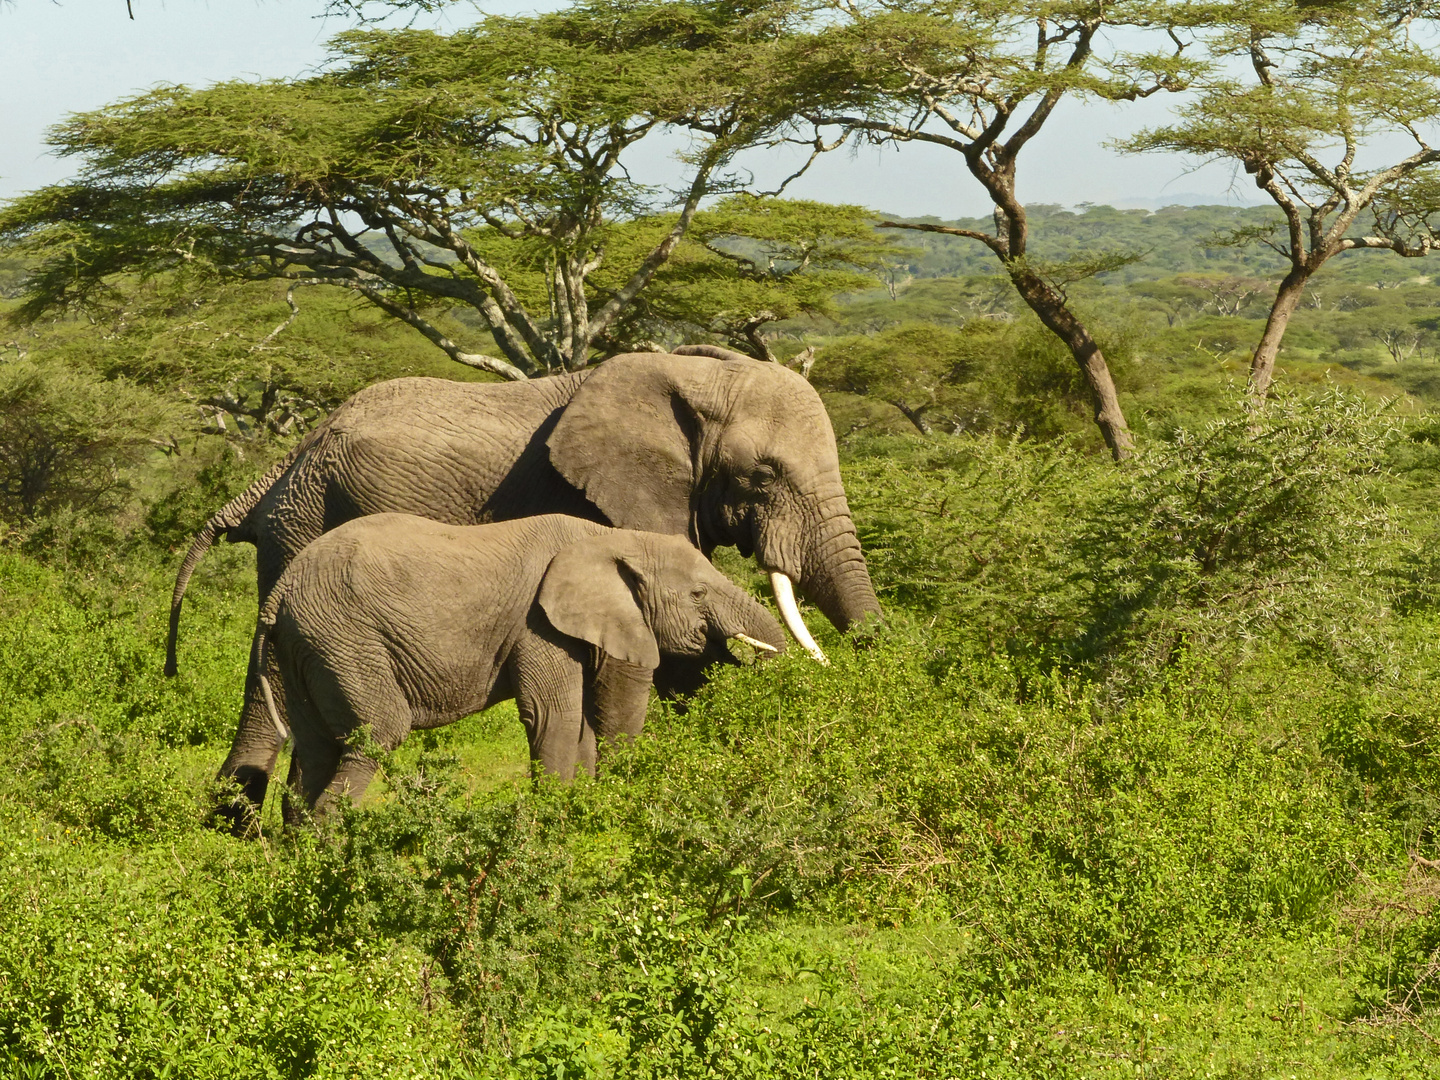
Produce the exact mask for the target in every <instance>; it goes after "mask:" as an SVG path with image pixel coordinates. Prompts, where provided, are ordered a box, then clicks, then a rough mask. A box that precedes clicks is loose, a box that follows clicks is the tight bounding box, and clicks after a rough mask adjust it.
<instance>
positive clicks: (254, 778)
mask: <svg viewBox="0 0 1440 1080" xmlns="http://www.w3.org/2000/svg"><path fill="white" fill-rule="evenodd" d="M218 779H219V782H220V783H221V784H222V785H224V786H225V787H226V788H227V789H228V790H224V791H222V792H221V795H220V798H219V800H218V802H217V803H216V806H215V809H214V812H213V813H212V814H211V822H212V823H213V824H214V826H215V827H216V828H219V829H223V830H225V831H227V832H229V833H230V835H231V836H234V837H237V838H239V839H241V840H252V839H254V838H255V837H257V836H259V835H260V810H261V808H262V807H263V806H264V805H265V790H266V788H268V787H269V786H270V774H269V773H268V772H266V771H265V770H263V769H260V768H257V767H256V766H254V765H241V766H240V767H239V768H238V769H236V770H235V771H234V772H233V773H230V774H225V773H222V774H221V775H220V776H219V778H218Z"/></svg>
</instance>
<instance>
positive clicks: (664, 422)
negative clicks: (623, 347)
mask: <svg viewBox="0 0 1440 1080" xmlns="http://www.w3.org/2000/svg"><path fill="white" fill-rule="evenodd" d="M719 366H720V365H719V364H718V363H717V362H716V361H714V360H710V359H705V358H701V357H685V358H684V359H681V358H679V357H675V356H670V355H668V354H665V353H632V354H628V355H625V356H616V357H614V358H612V359H610V360H607V361H605V363H603V364H601V365H600V366H599V367H598V368H597V369H596V371H595V373H594V374H593V375H591V376H590V377H589V378H587V379H586V380H585V382H584V383H582V384H581V386H580V389H579V390H577V391H576V392H575V396H574V397H573V398H572V399H571V400H570V404H569V405H567V406H566V407H565V410H564V412H562V413H561V415H560V420H559V422H558V423H557V424H556V425H555V430H554V431H552V432H551V433H550V438H549V440H548V445H549V447H550V461H551V464H553V465H554V466H555V468H556V470H557V471H558V472H559V473H560V475H561V476H563V477H564V478H565V479H566V480H568V481H569V482H570V483H572V484H574V485H575V486H576V487H577V488H580V489H581V490H583V491H584V492H585V495H586V497H587V498H589V500H590V501H591V502H593V503H594V504H595V505H596V506H598V507H599V508H600V511H601V513H603V514H604V515H605V516H606V518H608V519H609V521H610V524H612V525H615V526H617V527H618V528H623V529H641V530H645V531H647V532H658V533H665V534H667V535H670V536H690V524H691V518H692V513H691V511H692V499H693V497H694V495H695V493H696V489H697V488H698V486H699V480H700V475H701V461H700V443H701V438H702V416H703V412H702V408H701V405H700V403H699V402H698V400H697V397H698V396H699V392H698V388H699V387H701V386H704V385H705V383H706V382H707V376H709V377H710V379H709V381H713V376H714V374H715V372H713V371H712V370H710V369H713V368H718V367H719ZM691 539H692V540H693V539H694V537H691Z"/></svg>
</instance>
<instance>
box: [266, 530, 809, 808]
mask: <svg viewBox="0 0 1440 1080" xmlns="http://www.w3.org/2000/svg"><path fill="white" fill-rule="evenodd" d="M736 634H746V635H748V636H750V637H751V638H754V639H756V640H759V641H762V642H765V643H767V644H769V645H772V646H774V647H775V649H776V650H777V651H778V650H781V649H783V648H784V647H785V637H784V632H783V630H782V629H781V627H780V624H779V623H778V622H777V621H776V620H775V618H774V617H773V616H772V615H771V614H770V613H769V612H768V611H766V610H765V608H764V607H763V606H762V605H761V604H759V603H758V602H756V601H755V600H754V599H753V598H752V597H750V596H749V595H748V594H747V593H746V592H745V591H744V590H742V589H740V588H738V587H737V586H736V585H734V584H733V583H731V582H730V581H729V580H728V579H727V578H726V577H725V575H724V574H722V573H720V571H718V570H716V569H715V568H714V567H713V566H711V565H710V562H709V561H708V560H707V559H706V558H705V556H704V555H702V554H701V553H700V552H699V551H697V550H696V549H695V548H694V547H692V546H691V545H690V544H689V543H687V542H686V541H685V540H682V539H680V538H679V537H674V536H661V535H658V534H656V533H644V532H632V531H630V530H625V529H611V528H607V527H606V526H603V525H597V524H594V523H593V522H588V521H583V520H580V519H577V518H572V517H565V516H562V515H555V514H552V515H546V516H542V517H534V518H526V519H523V520H521V521H511V522H502V523H499V524H494V525H474V526H469V527H460V526H453V525H444V524H441V523H439V522H435V521H429V520H426V519H423V518H416V517H411V516H409V515H403V514H380V515H376V516H373V517H367V518H363V519H360V520H358V521H352V522H349V523H348V524H346V525H342V526H341V527H340V528H338V529H335V530H334V531H332V532H329V533H327V534H326V535H324V536H322V537H321V538H320V539H318V540H316V541H315V542H314V543H312V544H311V545H310V546H309V547H307V548H306V549H305V550H304V551H303V552H302V553H301V554H300V555H299V556H298V557H297V558H295V559H294V560H293V561H292V562H291V564H290V566H289V568H288V569H287V570H286V571H285V573H284V574H283V575H281V578H280V580H279V582H278V583H277V584H276V586H275V588H274V589H273V590H272V591H271V593H270V596H269V597H268V598H267V600H266V603H265V606H264V607H263V608H262V610H261V614H260V626H259V631H258V633H257V635H256V637H257V652H258V654H259V656H260V664H261V670H262V672H263V675H262V679H263V680H264V685H262V695H263V693H264V692H266V691H269V692H270V693H271V697H272V699H273V700H274V702H275V714H274V716H273V717H272V719H273V722H274V724H275V725H277V726H279V725H282V724H283V723H284V721H285V720H288V721H289V725H290V728H291V731H292V733H293V734H294V738H295V747H294V753H293V757H292V766H291V775H290V789H291V790H292V791H296V790H298V791H300V792H302V793H303V795H304V797H305V800H306V802H308V803H309V804H310V806H312V807H314V808H315V809H316V811H317V812H318V813H320V814H324V813H325V812H326V811H327V810H329V809H330V808H332V807H333V806H334V804H335V802H336V801H337V800H338V799H341V798H344V797H346V796H347V795H348V796H349V797H352V798H357V799H358V798H359V797H360V795H361V794H362V793H363V792H364V790H365V787H366V785H368V784H369V783H370V779H371V777H372V776H373V774H374V772H375V768H376V764H375V761H374V759H372V758H370V757H368V756H366V755H365V754H364V753H363V752H362V750H361V749H360V748H359V743H360V741H361V740H359V739H357V738H355V737H356V736H357V735H363V733H365V732H366V731H367V730H368V734H369V735H370V736H371V737H372V738H373V739H374V740H375V742H377V743H378V744H379V745H380V746H382V747H384V748H385V749H387V750H392V749H394V748H395V747H397V746H399V745H400V743H401V742H403V741H404V740H405V737H406V736H407V735H408V734H409V733H410V730H411V729H412V728H429V727H439V726H442V725H444V724H451V723H454V722H455V721H456V720H459V719H460V718H461V717H464V716H468V715H469V714H471V713H474V712H478V711H479V710H481V709H484V708H488V707H489V706H491V705H494V704H495V703H497V702H500V701H507V700H509V699H511V698H514V699H515V701H516V704H517V706H518V708H519V711H520V719H521V721H522V722H523V723H524V725H525V732H526V735H527V736H528V738H529V741H530V757H531V760H532V762H533V763H534V767H535V768H536V771H537V772H543V773H547V774H553V775H555V776H558V777H560V778H561V779H563V780H569V779H571V778H573V777H574V775H575V770H576V768H577V767H578V768H580V769H583V770H585V771H587V772H593V771H594V768H595V762H596V754H597V748H603V746H604V744H605V742H606V741H607V740H610V739H616V738H625V737H633V736H635V735H638V734H639V733H640V730H641V728H642V727H643V725H644V722H645V705H646V701H647V699H648V696H649V691H650V682H651V674H652V672H653V671H654V669H655V668H656V666H657V665H658V664H659V663H660V657H661V654H662V653H663V654H667V655H676V656H700V655H703V654H704V653H706V652H707V651H710V650H713V649H720V650H724V649H725V640H726V639H727V638H729V637H732V636H734V635H736ZM287 816H289V817H292V818H293V816H294V814H293V808H292V811H291V812H290V813H288V814H287Z"/></svg>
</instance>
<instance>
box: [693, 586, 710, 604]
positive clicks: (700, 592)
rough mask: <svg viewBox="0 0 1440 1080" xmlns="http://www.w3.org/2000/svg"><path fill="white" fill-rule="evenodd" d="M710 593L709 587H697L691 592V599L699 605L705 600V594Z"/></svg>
mask: <svg viewBox="0 0 1440 1080" xmlns="http://www.w3.org/2000/svg"><path fill="white" fill-rule="evenodd" d="M709 591H710V589H709V586H706V585H696V586H695V587H694V588H693V589H691V590H690V599H692V600H694V601H695V602H696V603H699V602H700V601H701V600H704V599H705V594H706V593H708V592H709Z"/></svg>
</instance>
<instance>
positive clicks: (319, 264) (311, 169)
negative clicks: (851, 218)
mask: <svg viewBox="0 0 1440 1080" xmlns="http://www.w3.org/2000/svg"><path fill="white" fill-rule="evenodd" d="M787 13H788V5H787V4H783V3H782V4H776V3H765V4H749V5H747V4H739V5H737V4H733V3H726V2H716V0H700V2H693V3H688V4H664V3H649V4H645V3H641V4H636V3H629V2H624V0H593V2H591V3H589V4H585V5H582V6H577V7H574V8H571V9H569V10H567V11H565V12H561V13H558V14H550V15H542V16H535V17H527V18H498V17H492V18H487V19H485V20H484V21H482V22H481V23H479V24H478V25H477V26H475V27H473V28H471V29H468V30H465V31H461V32H458V33H455V34H451V35H442V34H438V33H434V32H429V31H419V30H410V29H407V30H400V31H384V30H366V31H351V32H348V33H345V34H341V35H340V36H338V37H337V38H336V39H335V41H334V42H333V43H332V49H333V53H334V55H333V63H332V65H331V68H330V70H328V71H326V72H324V73H322V74H320V75H317V76H314V77H312V78H307V79H296V80H282V81H277V82H267V83H234V82H232V83H225V84H221V85H218V86H215V87H211V88H209V89H204V90H198V91H194V90H188V89H185V88H182V87H171V88H164V89H159V90H156V91H153V92H151V93H148V94H144V95H141V96H139V97H137V98H134V99H131V100H129V101H125V102H121V103H120V104H118V105H115V106H112V107H109V108H106V109H102V110H100V111H98V112H93V113H88V114H84V115H80V116H76V117H73V118H72V119H70V120H69V121H68V122H66V123H64V124H62V125H60V126H59V127H58V128H56V129H55V130H54V131H53V132H52V134H51V143H52V145H53V146H54V147H55V148H56V150H57V151H58V152H59V153H61V154H64V155H73V156H77V157H79V158H81V159H82V161H83V168H82V170H81V174H80V177H79V179H78V180H76V181H74V182H73V183H68V184H63V185H57V186H54V187H50V188H45V189H42V190H40V191H38V192H34V193H32V194H29V195H27V196H24V197H23V198H21V199H18V200H16V201H15V202H14V203H12V204H11V205H10V206H9V207H8V208H7V209H5V210H4V211H3V212H0V242H5V241H8V242H10V243H11V244H15V245H18V246H19V247H20V249H21V250H22V251H25V252H27V253H29V254H31V255H32V256H35V257H37V258H39V260H40V265H39V268H38V270H37V272H36V273H35V274H34V275H33V276H32V277H31V278H30V280H29V284H28V289H27V298H26V302H25V304H24V305H23V306H22V308H21V316H22V317H29V318H33V317H36V316H38V315H40V314H42V313H44V312H46V311H51V310H55V309H58V308H64V307H67V306H79V305H85V304H88V303H94V302H96V301H97V300H101V299H103V297H104V296H105V295H106V292H107V290H108V289H109V288H110V287H111V285H112V283H113V282H114V281H116V280H117V277H119V276H120V275H124V274H131V273H142V274H150V273H156V272H160V271H164V270H166V269H169V268H173V267H176V266H179V265H185V264H199V265H204V266H208V267H213V268H214V269H216V270H217V271H219V272H221V273H224V274H229V275H236V276H240V277H248V278H280V279H288V280H305V281H319V282H324V283H327V284H332V285H336V286H339V287H343V288H346V289H351V290H353V291H354V292H356V293H358V294H360V295H362V296H364V297H365V298H367V299H368V300H369V301H370V302H372V303H374V304H376V305H377V306H379V307H380V308H382V309H384V310H385V311H386V312H388V313H389V314H391V315H393V316H394V317H396V318H398V319H401V320H403V321H405V322H406V323H408V324H410V325H411V326H413V327H414V328H415V329H417V330H418V331H419V332H420V333H422V334H424V335H425V337H426V338H428V339H429V340H430V341H431V342H433V343H434V344H435V345H436V346H438V347H439V348H440V349H442V350H444V351H445V352H446V354H447V355H449V356H450V357H451V358H452V359H454V360H457V361H459V362H461V363H464V364H469V365H471V366H474V367H479V368H484V369H487V370H490V371H493V372H496V373H498V374H501V375H503V376H505V377H507V378H524V377H528V376H530V375H535V374H541V373H545V372H550V371H555V370H563V369H575V368H580V367H584V366H585V365H586V363H588V360H589V355H590V349H591V346H592V345H593V344H594V343H595V342H596V341H597V340H600V339H602V338H604V337H606V336H607V335H608V334H610V332H611V331H612V328H614V327H615V325H616V323H617V320H619V319H620V318H621V316H622V315H623V314H624V313H625V312H626V311H627V309H628V308H629V307H630V306H631V305H632V304H633V303H634V301H635V299H636V297H637V296H639V295H640V293H641V292H642V290H644V289H645V287H646V286H647V285H648V284H649V283H650V281H651V279H652V278H653V277H654V275H655V273H656V271H657V270H658V269H659V268H660V267H661V266H662V265H663V264H664V263H665V262H666V260H667V259H668V258H669V257H670V256H671V254H672V253H673V251H674V250H675V247H676V245H677V244H678V243H679V241H680V239H681V237H682V236H683V235H684V233H685V231H686V230H687V228H688V227H689V226H690V223H691V221H692V219H693V217H694V215H695V213H696V211H697V210H698V208H699V206H700V203H701V201H702V199H704V198H705V197H706V196H707V195H710V194H712V193H715V192H716V191H721V190H724V189H725V188H726V187H727V185H728V184H729V181H728V180H727V179H726V177H725V175H724V169H725V167H726V166H727V163H728V162H729V161H730V159H731V157H732V156H733V155H734V154H735V153H736V152H737V151H738V150H740V149H742V148H743V147H745V146H747V145H750V144H752V143H754V142H755V141H756V140H757V139H759V138H761V137H763V136H764V135H765V134H766V133H767V132H768V131H770V130H772V129H773V127H774V125H775V124H776V123H777V122H778V120H777V119H775V118H772V116H771V114H770V113H769V112H768V111H767V107H766V106H765V104H764V102H765V101H766V100H769V99H768V98H767V96H766V94H765V93H764V92H763V89H761V87H762V85H763V83H764V80H765V78H766V72H767V71H768V70H769V60H768V52H769V51H770V50H771V48H772V47H773V46H772V44H771V43H772V42H773V41H774V40H775V39H776V38H777V37H779V36H782V31H783V27H784V25H785V20H786V19H787V18H788V14H787ZM781 119H783V117H781ZM664 129H669V130H672V131H673V130H680V131H682V132H684V133H686V134H687V135H688V136H689V144H688V149H687V150H686V152H685V153H684V154H683V155H682V158H683V163H684V166H685V173H686V175H685V177H684V179H683V181H682V183H681V184H680V187H679V190H678V192H677V193H675V194H674V196H673V199H672V196H671V195H670V194H668V193H664V192H658V191H655V190H653V189H650V188H646V187H644V186H642V185H640V184H638V183H636V182H634V181H633V180H632V179H631V178H630V176H629V173H628V171H627V169H626V165H625V160H624V159H625V156H626V154H627V151H629V150H631V148H633V147H634V146H635V145H636V144H637V143H639V142H640V141H642V140H644V139H646V138H649V137H651V136H652V135H654V134H656V133H658V132H660V131H661V130H664ZM669 201H675V202H678V203H679V212H678V213H677V214H675V215H674V216H673V220H672V221H671V224H670V226H669V228H668V229H666V230H665V231H664V233H663V234H662V235H660V236H659V237H657V239H656V242H655V243H654V244H653V246H651V247H650V248H649V249H648V250H646V251H644V252H642V253H638V255H637V257H636V258H635V259H634V260H633V261H632V263H631V264H630V265H628V266H626V267H624V268H623V271H622V272H621V273H619V274H618V275H614V274H612V275H611V277H612V278H613V279H614V280H613V285H612V287H610V288H608V289H605V290H604V291H603V292H601V293H599V294H598V295H597V292H596V291H595V290H593V289H591V288H590V279H591V276H592V275H593V274H594V273H595V271H596V270H597V269H599V268H600V267H602V266H605V265H606V263H607V259H608V254H607V242H608V240H609V239H610V237H611V235H612V233H613V231H614V230H615V228H616V226H617V223H623V222H625V221H626V220H627V219H633V218H634V217H636V216H637V215H643V214H646V213H651V212H653V211H654V210H655V209H656V207H657V206H658V205H659V204H663V203H665V202H669ZM537 269H538V270H539V271H540V272H541V273H542V274H543V277H544V280H545V281H546V284H547V300H546V303H545V304H544V305H540V306H537V305H535V304H533V303H532V304H527V303H526V302H525V301H524V299H523V298H522V296H521V294H520V291H519V290H517V289H516V288H515V286H514V284H513V282H512V277H513V276H514V274H516V273H519V272H522V271H524V272H533V271H535V270H537ZM457 304H458V305H461V306H462V307H464V308H468V309H470V310H473V311H474V312H475V313H477V316H478V318H479V319H480V320H481V321H482V324H483V325H484V326H485V327H487V328H488V329H489V331H490V333H491V335H492V336H493V338H494V341H495V344H496V346H497V347H498V350H499V352H500V353H501V355H500V356H494V355H490V354H488V353H486V352H479V351H472V350H470V349H466V348H463V347H462V346H461V345H459V344H457V343H456V342H454V341H452V340H451V339H450V338H448V337H447V336H446V335H444V334H443V333H442V332H441V331H440V330H439V329H437V327H436V326H435V325H434V322H433V320H432V316H431V312H432V311H433V310H435V309H436V308H437V307H438V308H451V307H454V306H455V305H457Z"/></svg>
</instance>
